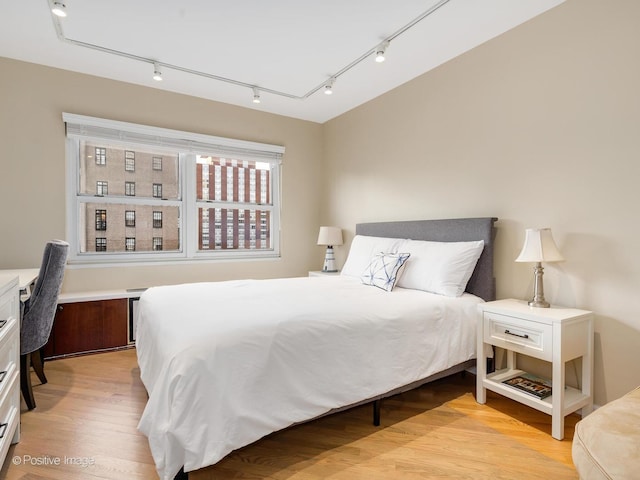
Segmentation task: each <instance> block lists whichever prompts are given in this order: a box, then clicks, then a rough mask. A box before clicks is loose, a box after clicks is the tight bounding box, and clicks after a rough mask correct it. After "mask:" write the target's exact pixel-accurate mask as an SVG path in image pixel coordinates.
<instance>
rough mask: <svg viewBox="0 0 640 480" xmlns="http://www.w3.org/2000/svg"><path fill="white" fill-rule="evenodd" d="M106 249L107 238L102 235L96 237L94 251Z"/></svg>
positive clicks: (104, 250)
mask: <svg viewBox="0 0 640 480" xmlns="http://www.w3.org/2000/svg"><path fill="white" fill-rule="evenodd" d="M106 251H107V239H106V238H104V237H96V252H106Z"/></svg>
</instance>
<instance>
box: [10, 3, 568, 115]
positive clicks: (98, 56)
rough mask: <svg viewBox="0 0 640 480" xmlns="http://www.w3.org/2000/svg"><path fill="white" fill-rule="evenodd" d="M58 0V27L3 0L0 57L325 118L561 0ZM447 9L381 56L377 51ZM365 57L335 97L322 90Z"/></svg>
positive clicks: (45, 6) (35, 9) (34, 9)
mask: <svg viewBox="0 0 640 480" xmlns="http://www.w3.org/2000/svg"><path fill="white" fill-rule="evenodd" d="M62 1H64V3H65V4H66V6H67V11H68V16H67V17H66V18H64V19H60V20H58V19H57V17H54V16H53V15H52V14H51V13H50V10H49V0H14V1H11V2H3V8H2V28H0V56H4V57H9V58H14V59H18V60H23V61H27V62H32V63H38V64H42V65H48V66H53V67H57V68H62V69H66V70H71V71H75V72H82V73H87V74H90V75H96V76H99V77H105V78H110V79H114V80H120V81H124V82H130V83H134V84H139V85H145V86H148V87H152V88H159V89H163V90H168V91H172V92H179V93H184V94H187V95H193V96H196V97H202V98H207V99H211V100H216V101H221V102H226V103H231V104H235V105H240V106H243V107H248V108H255V109H257V110H262V111H266V112H272V113H277V114H281V115H287V116H290V117H295V118H300V119H305V120H311V121H314V122H320V123H322V122H325V121H327V120H330V119H331V118H333V117H336V116H338V115H340V114H341V113H344V112H346V111H348V110H350V109H352V108H354V107H356V106H358V105H360V104H362V103H364V102H366V101H368V100H371V99H372V98H375V97H377V96H378V95H381V94H383V93H384V92H386V91H389V90H391V89H393V88H395V87H397V86H398V85H401V84H403V83H405V82H407V81H409V80H411V79H412V78H415V77H417V76H418V75H420V74H422V73H425V72H427V71H429V70H431V69H432V68H434V67H436V66H438V65H440V64H442V63H444V62H446V61H448V60H450V59H452V58H454V57H456V56H457V55H460V54H461V53H463V52H465V51H467V50H469V49H471V48H473V47H475V46H477V45H479V44H481V43H483V42H485V41H487V40H489V39H491V38H493V37H495V36H497V35H499V34H501V33H503V32H505V31H507V30H509V29H511V28H513V27H515V26H517V25H519V24H521V23H523V22H525V21H527V20H528V19H530V18H532V17H534V16H536V15H538V14H540V13H542V12H544V11H546V10H548V9H550V8H552V7H554V6H556V5H558V4H560V3H562V2H563V1H564V0H448V1H447V0H421V1H419V0H401V1H395V2H391V1H389V0H323V1H322V2H311V1H308V0H235V1H223V0H172V1H169V0H108V1H107V0H62ZM440 4H442V5H441V6H440V7H439V8H436V9H435V11H434V12H433V13H431V14H429V15H428V16H426V17H425V18H424V19H422V20H420V21H419V22H418V23H416V24H415V25H414V26H412V27H410V28H409V29H408V30H406V31H405V32H404V33H401V34H400V35H398V36H397V37H395V38H394V39H393V40H392V41H391V43H390V45H389V48H388V49H387V60H386V61H385V62H384V63H376V62H375V61H374V56H373V53H372V52H373V49H374V48H375V47H376V46H377V45H378V44H380V43H381V42H382V41H383V40H385V39H387V38H389V37H390V36H392V35H394V34H395V33H397V32H398V31H400V30H401V29H403V27H405V26H406V25H408V24H410V23H411V22H412V21H413V20H414V19H416V18H418V17H419V16H420V15H422V14H423V13H425V12H427V11H429V10H431V9H434V8H435V7H437V6H438V5H440ZM56 22H58V32H59V33H60V35H57V34H56ZM65 39H66V40H65ZM71 41H75V42H81V43H82V44H91V45H94V46H96V47H98V48H99V50H96V49H94V48H88V47H86V46H79V45H77V44H74V43H72V42H71ZM105 49H109V50H113V51H117V52H120V53H124V54H127V55H130V56H132V57H138V59H134V58H130V57H125V56H121V55H120V54H119V53H117V54H114V53H108V52H105V51H102V50H105ZM367 53H371V54H370V55H367V56H366V58H364V59H363V60H362V61H361V62H359V63H357V64H356V65H355V66H353V67H352V68H350V69H348V70H347V71H345V72H344V73H343V74H341V75H339V77H338V78H337V80H336V82H335V85H334V87H333V91H334V94H333V95H330V96H329V95H324V94H323V93H322V90H323V84H324V83H325V82H326V81H327V80H328V79H329V78H331V77H332V76H334V75H336V74H337V73H338V72H340V71H341V70H343V69H344V68H345V67H347V66H348V65H349V64H351V63H352V62H354V61H356V60H357V59H359V58H361V57H363V56H365V55H366V54H367ZM152 60H156V61H158V62H161V64H163V65H164V66H163V67H162V72H163V77H164V80H163V81H162V82H155V81H153V80H152V79H151V76H152V73H153V65H152V63H150V62H151V61H152ZM170 65H173V66H175V67H178V68H179V69H178V70H176V69H175V68H170V67H169V66H170ZM184 70H191V71H193V72H196V73H195V74H194V73H186V72H185V71H184ZM198 73H202V74H204V75H205V76H202V75H199V74H198ZM211 77H224V78H226V79H229V80H232V81H234V82H239V83H240V84H243V85H248V86H239V85H237V84H235V83H227V82H225V81H220V80H216V79H214V78H211ZM253 85H255V86H258V87H260V88H264V89H267V90H273V91H276V92H281V93H284V94H286V95H287V96H283V95H277V94H273V93H269V92H262V93H261V100H262V102H261V103H260V104H258V105H256V104H254V103H252V99H253V92H252V90H251V87H250V86H253ZM69 88H72V86H70V87H69ZM316 88H319V90H318V91H317V92H315V93H311V92H313V91H314V89H316ZM289 96H293V97H306V98H289Z"/></svg>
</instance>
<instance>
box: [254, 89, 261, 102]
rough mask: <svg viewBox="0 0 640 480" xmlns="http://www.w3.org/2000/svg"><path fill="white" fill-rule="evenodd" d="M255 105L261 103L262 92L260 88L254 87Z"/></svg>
mask: <svg viewBox="0 0 640 480" xmlns="http://www.w3.org/2000/svg"><path fill="white" fill-rule="evenodd" d="M253 103H260V90H258V87H253Z"/></svg>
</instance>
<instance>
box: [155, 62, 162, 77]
mask: <svg viewBox="0 0 640 480" xmlns="http://www.w3.org/2000/svg"><path fill="white" fill-rule="evenodd" d="M153 79H154V80H155V81H156V82H161V81H162V71H161V70H160V65H158V63H157V62H153Z"/></svg>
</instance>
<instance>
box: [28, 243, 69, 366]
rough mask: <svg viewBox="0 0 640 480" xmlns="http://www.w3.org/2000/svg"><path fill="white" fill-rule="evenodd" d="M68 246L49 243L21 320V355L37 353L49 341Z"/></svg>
mask: <svg viewBox="0 0 640 480" xmlns="http://www.w3.org/2000/svg"><path fill="white" fill-rule="evenodd" d="M68 253H69V244H68V243H67V242H64V241H62V240H51V241H50V242H47V245H46V246H45V249H44V254H43V256H42V265H41V266H40V273H39V274H38V279H37V280H36V285H35V287H34V288H33V291H32V292H31V296H30V297H29V300H28V303H27V304H26V305H25V309H24V312H23V316H22V324H21V327H20V328H21V330H20V354H21V355H24V354H26V353H31V352H35V351H36V350H38V349H39V348H40V347H42V346H44V345H45V344H46V343H47V341H48V340H49V335H50V334H51V327H52V326H53V319H54V317H55V314H56V307H57V304H58V295H60V289H61V288H62V279H63V277H64V268H65V264H66V262H67V255H68Z"/></svg>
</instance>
